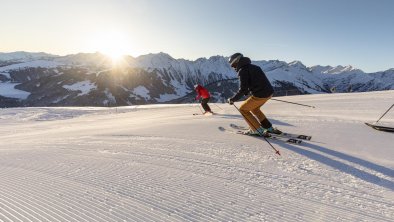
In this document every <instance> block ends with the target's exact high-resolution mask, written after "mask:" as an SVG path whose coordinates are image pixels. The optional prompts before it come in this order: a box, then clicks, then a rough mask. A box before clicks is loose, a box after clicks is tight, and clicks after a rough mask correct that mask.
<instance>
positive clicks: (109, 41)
mask: <svg viewBox="0 0 394 222" xmlns="http://www.w3.org/2000/svg"><path fill="white" fill-rule="evenodd" d="M92 43H93V48H94V50H95V51H98V52H101V53H103V54H105V55H107V56H108V57H110V58H111V59H112V61H114V62H118V61H119V60H121V59H122V58H123V56H125V55H127V54H128V53H129V52H130V51H129V48H130V43H129V42H128V41H127V38H126V36H125V35H124V34H123V33H121V32H116V31H105V32H102V33H100V34H96V35H95V36H94V37H93V39H92Z"/></svg>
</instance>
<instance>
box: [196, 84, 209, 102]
mask: <svg viewBox="0 0 394 222" xmlns="http://www.w3.org/2000/svg"><path fill="white" fill-rule="evenodd" d="M196 92H197V96H196V100H199V99H200V97H201V98H203V99H206V98H210V97H211V95H210V94H209V92H208V90H207V89H206V88H204V87H202V86H200V85H198V86H197V87H196Z"/></svg>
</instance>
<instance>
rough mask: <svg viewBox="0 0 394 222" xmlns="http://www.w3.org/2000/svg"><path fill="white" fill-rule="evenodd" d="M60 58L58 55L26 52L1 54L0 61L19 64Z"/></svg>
mask: <svg viewBox="0 0 394 222" xmlns="http://www.w3.org/2000/svg"><path fill="white" fill-rule="evenodd" d="M55 57H58V56H56V55H52V54H48V53H44V52H25V51H18V52H8V53H7V52H6V53H4V52H0V61H4V62H6V61H18V62H22V61H23V62H28V61H31V60H38V59H48V58H55Z"/></svg>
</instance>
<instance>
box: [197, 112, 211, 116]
mask: <svg viewBox="0 0 394 222" xmlns="http://www.w3.org/2000/svg"><path fill="white" fill-rule="evenodd" d="M212 115H215V113H193V116H212Z"/></svg>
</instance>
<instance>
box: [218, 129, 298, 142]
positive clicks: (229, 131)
mask: <svg viewBox="0 0 394 222" xmlns="http://www.w3.org/2000/svg"><path fill="white" fill-rule="evenodd" d="M219 130H220V131H222V132H227V133H233V134H240V135H245V134H243V133H242V131H241V130H233V129H226V128H224V127H222V126H219ZM246 136H254V135H246ZM255 137H261V136H258V135H255ZM265 138H267V139H272V140H278V141H282V142H286V143H292V144H300V143H301V142H302V140H299V139H295V138H287V137H281V136H277V135H275V134H270V135H269V136H268V137H265Z"/></svg>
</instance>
